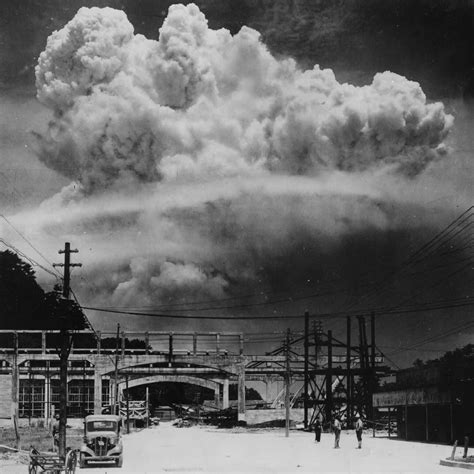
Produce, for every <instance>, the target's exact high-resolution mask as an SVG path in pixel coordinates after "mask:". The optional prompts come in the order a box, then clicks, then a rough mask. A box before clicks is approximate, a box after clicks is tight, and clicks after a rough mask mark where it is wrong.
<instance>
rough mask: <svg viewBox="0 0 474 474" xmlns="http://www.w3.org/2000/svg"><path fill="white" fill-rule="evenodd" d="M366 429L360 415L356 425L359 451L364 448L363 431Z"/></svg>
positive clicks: (357, 417)
mask: <svg viewBox="0 0 474 474" xmlns="http://www.w3.org/2000/svg"><path fill="white" fill-rule="evenodd" d="M363 428H364V423H362V420H361V418H360V416H359V415H357V416H356V424H355V429H356V436H357V442H358V446H357V448H358V449H361V448H362V429H363Z"/></svg>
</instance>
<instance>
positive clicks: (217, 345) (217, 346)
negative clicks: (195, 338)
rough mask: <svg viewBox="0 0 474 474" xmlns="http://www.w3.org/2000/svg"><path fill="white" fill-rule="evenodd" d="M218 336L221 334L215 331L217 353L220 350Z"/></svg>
mask: <svg viewBox="0 0 474 474" xmlns="http://www.w3.org/2000/svg"><path fill="white" fill-rule="evenodd" d="M220 338H221V335H220V334H219V333H216V354H219V351H220V347H219V346H220Z"/></svg>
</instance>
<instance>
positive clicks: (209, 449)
mask: <svg viewBox="0 0 474 474" xmlns="http://www.w3.org/2000/svg"><path fill="white" fill-rule="evenodd" d="M356 445H357V442H356V437H355V435H354V434H353V433H343V434H342V436H341V448H340V449H339V450H336V449H333V436H332V435H331V434H323V435H322V441H321V443H320V444H319V445H316V443H315V442H314V438H313V435H312V434H311V433H304V432H299V431H298V432H296V431H295V432H293V431H292V432H291V433H290V437H289V438H285V434H284V431H283V430H275V431H273V430H272V431H249V430H247V431H245V430H243V429H242V430H218V429H216V428H212V427H192V428H175V427H173V426H171V425H170V424H167V423H162V424H161V425H160V426H158V427H156V428H154V429H150V430H145V431H142V432H139V433H133V434H131V435H128V436H125V437H124V465H123V469H121V470H119V469H113V468H106V469H102V468H94V469H82V470H80V471H79V472H80V473H81V474H86V473H89V474H102V473H106V472H107V473H109V474H111V473H112V474H113V473H116V474H118V473H119V472H121V473H123V474H124V473H148V474H151V473H162V472H186V473H189V472H197V473H199V472H215V473H231V472H233V473H236V472H245V473H266V472H272V473H278V472H281V473H283V472H285V473H299V472H313V473H314V472H363V473H372V472H373V473H389V472H390V473H395V472H399V473H403V472H410V473H415V472H418V473H435V472H444V473H446V474H448V473H451V474H453V472H456V471H458V470H457V469H452V468H447V467H443V466H439V459H440V458H441V457H447V456H448V455H449V454H450V451H451V449H450V447H449V446H437V445H432V444H430V445H428V444H422V443H407V442H403V441H396V440H387V439H381V438H375V439H374V438H371V437H370V436H369V435H366V436H365V437H364V443H363V449H361V450H358V449H355V448H356Z"/></svg>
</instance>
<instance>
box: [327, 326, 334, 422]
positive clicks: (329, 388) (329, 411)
mask: <svg viewBox="0 0 474 474" xmlns="http://www.w3.org/2000/svg"><path fill="white" fill-rule="evenodd" d="M332 409H333V404H332V331H331V330H329V331H328V370H327V374H326V423H327V422H328V421H330V420H332V416H333V413H332Z"/></svg>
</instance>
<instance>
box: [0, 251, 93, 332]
mask: <svg viewBox="0 0 474 474" xmlns="http://www.w3.org/2000/svg"><path fill="white" fill-rule="evenodd" d="M0 308H1V311H2V317H1V318H0V329H61V328H68V329H84V328H85V327H86V322H85V317H84V314H83V313H82V311H81V308H80V307H79V305H78V304H77V303H75V302H74V301H70V300H66V299H64V298H63V297H62V295H61V293H60V292H59V289H58V288H56V289H55V290H54V291H51V292H48V293H45V292H44V291H43V289H42V288H41V287H40V286H39V285H38V283H37V282H36V279H35V272H34V271H33V269H32V268H31V265H29V264H28V263H26V262H24V261H23V260H21V259H20V258H19V257H18V255H16V254H15V253H13V252H11V251H9V250H6V251H3V252H0Z"/></svg>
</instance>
